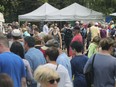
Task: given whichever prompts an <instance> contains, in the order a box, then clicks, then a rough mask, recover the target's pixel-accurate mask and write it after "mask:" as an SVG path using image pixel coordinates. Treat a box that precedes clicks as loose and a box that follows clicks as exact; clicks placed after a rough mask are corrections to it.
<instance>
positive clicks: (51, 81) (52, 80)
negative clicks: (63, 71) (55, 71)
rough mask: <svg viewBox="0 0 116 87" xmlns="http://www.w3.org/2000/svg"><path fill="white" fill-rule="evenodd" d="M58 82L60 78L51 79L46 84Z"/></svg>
mask: <svg viewBox="0 0 116 87" xmlns="http://www.w3.org/2000/svg"><path fill="white" fill-rule="evenodd" d="M55 81H56V82H57V83H58V82H59V81H60V78H58V79H51V80H49V81H48V82H49V83H50V84H54V82H55Z"/></svg>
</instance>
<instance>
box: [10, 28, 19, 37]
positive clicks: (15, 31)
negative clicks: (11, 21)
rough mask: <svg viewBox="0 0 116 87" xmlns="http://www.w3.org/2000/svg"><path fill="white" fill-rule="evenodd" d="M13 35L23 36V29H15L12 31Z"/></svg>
mask: <svg viewBox="0 0 116 87" xmlns="http://www.w3.org/2000/svg"><path fill="white" fill-rule="evenodd" d="M11 34H12V36H17V37H18V36H21V31H20V30H19V29H14V30H13V31H12V32H11Z"/></svg>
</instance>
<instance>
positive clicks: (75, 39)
mask: <svg viewBox="0 0 116 87" xmlns="http://www.w3.org/2000/svg"><path fill="white" fill-rule="evenodd" d="M73 41H78V42H80V43H83V38H82V36H81V34H77V35H75V36H74V37H73V39H72V41H71V43H72V42H73Z"/></svg>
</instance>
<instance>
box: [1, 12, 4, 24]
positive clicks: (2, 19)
mask: <svg viewBox="0 0 116 87" xmlns="http://www.w3.org/2000/svg"><path fill="white" fill-rule="evenodd" d="M0 22H4V16H3V14H2V13H1V12H0Z"/></svg>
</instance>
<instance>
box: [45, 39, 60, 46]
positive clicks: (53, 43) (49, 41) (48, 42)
mask: <svg viewBox="0 0 116 87" xmlns="http://www.w3.org/2000/svg"><path fill="white" fill-rule="evenodd" d="M45 46H47V47H52V46H53V47H57V48H58V47H59V43H58V41H57V40H55V39H51V40H48V41H47V42H46V44H45Z"/></svg>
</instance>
